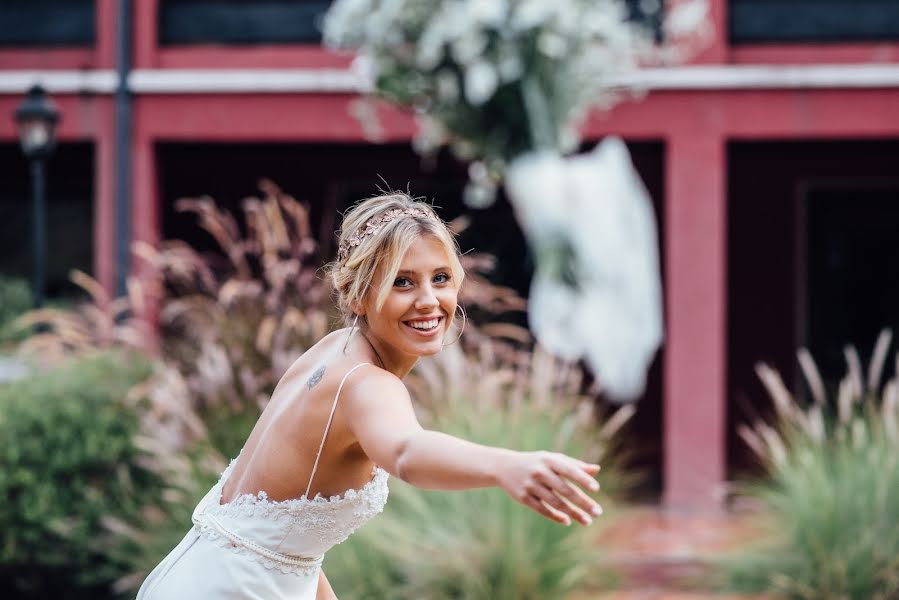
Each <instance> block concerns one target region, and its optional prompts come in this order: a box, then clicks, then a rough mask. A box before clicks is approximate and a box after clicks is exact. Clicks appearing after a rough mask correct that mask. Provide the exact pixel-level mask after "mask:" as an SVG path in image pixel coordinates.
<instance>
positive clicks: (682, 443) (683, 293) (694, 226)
mask: <svg viewBox="0 0 899 600" xmlns="http://www.w3.org/2000/svg"><path fill="white" fill-rule="evenodd" d="M665 156H666V207H665V211H666V215H665V223H666V236H665V239H666V262H665V269H666V281H667V282H668V283H667V288H668V290H667V291H668V296H667V299H666V313H667V315H666V317H667V332H666V335H667V339H666V344H667V345H666V349H665V368H664V403H665V431H664V437H665V498H664V501H665V504H666V506H668V507H670V508H673V509H678V508H689V509H691V510H708V509H717V508H718V507H720V506H721V493H720V492H721V491H722V483H723V481H724V477H725V466H726V450H725V449H726V445H725V440H726V436H725V427H726V419H725V417H726V396H725V394H726V391H725V390H726V388H725V385H726V380H725V369H726V350H727V348H726V302H727V274H726V265H727V234H726V232H727V196H726V186H725V172H726V156H725V142H724V138H723V136H721V135H720V134H717V133H713V132H710V131H709V130H708V129H703V128H692V127H691V128H684V129H680V131H679V132H678V133H676V134H672V135H671V136H670V137H669V138H668V145H667V148H666V153H665Z"/></svg>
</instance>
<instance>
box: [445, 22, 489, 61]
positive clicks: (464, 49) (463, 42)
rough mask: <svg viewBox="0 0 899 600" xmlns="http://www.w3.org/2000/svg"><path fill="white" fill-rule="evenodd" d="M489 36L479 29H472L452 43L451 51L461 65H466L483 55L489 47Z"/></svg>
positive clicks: (454, 58)
mask: <svg viewBox="0 0 899 600" xmlns="http://www.w3.org/2000/svg"><path fill="white" fill-rule="evenodd" d="M487 41H488V40H487V36H486V35H485V34H484V32H482V31H480V30H479V29H470V30H468V31H467V32H465V33H464V34H462V35H461V36H459V37H458V38H456V39H455V40H453V41H452V43H451V44H450V53H451V54H452V57H453V60H454V61H456V64H458V65H459V66H462V67H465V66H467V65H470V64H471V63H472V62H474V61H475V60H477V59H479V58H480V57H481V54H483V52H484V50H485V49H486V48H487Z"/></svg>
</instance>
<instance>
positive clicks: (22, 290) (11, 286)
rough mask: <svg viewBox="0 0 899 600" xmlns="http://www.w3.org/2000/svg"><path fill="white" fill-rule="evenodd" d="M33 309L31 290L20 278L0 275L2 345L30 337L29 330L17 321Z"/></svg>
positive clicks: (0, 342)
mask: <svg viewBox="0 0 899 600" xmlns="http://www.w3.org/2000/svg"><path fill="white" fill-rule="evenodd" d="M30 308H31V288H30V287H29V286H28V282H27V281H26V280H25V279H22V278H20V277H9V276H7V275H0V345H3V344H7V343H11V342H18V341H21V340H23V339H24V338H25V337H26V336H27V335H28V329H27V328H24V327H21V326H19V325H17V324H16V323H15V320H16V319H17V318H18V317H19V316H20V315H22V314H24V313H25V312H26V311H28V310H29V309H30Z"/></svg>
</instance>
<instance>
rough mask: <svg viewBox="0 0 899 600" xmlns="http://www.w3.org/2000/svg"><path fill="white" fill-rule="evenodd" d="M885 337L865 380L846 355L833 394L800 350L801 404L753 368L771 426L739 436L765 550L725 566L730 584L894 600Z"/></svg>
mask: <svg viewBox="0 0 899 600" xmlns="http://www.w3.org/2000/svg"><path fill="white" fill-rule="evenodd" d="M891 337H892V336H891V333H890V332H889V331H884V332H883V333H882V334H881V335H880V337H879V339H878V341H877V344H876V347H875V349H874V352H873V357H872V359H871V363H870V365H869V367H868V369H867V373H866V374H865V373H864V372H863V369H862V365H861V361H860V359H859V357H858V353H857V352H856V351H855V349H854V348H851V347H847V348H846V351H845V355H846V360H847V365H848V370H847V373H846V375H845V376H844V377H843V379H842V380H840V382H839V384H838V386H836V390H835V391H836V393H828V386H827V385H826V384H825V383H824V380H823V378H822V377H821V375H820V374H819V372H818V369H817V367H816V366H815V363H814V361H813V360H812V357H811V355H810V354H809V353H808V352H807V351H805V350H800V351H799V362H800V366H801V368H802V373H803V375H804V379H805V381H806V383H807V384H808V389H809V390H810V392H811V394H810V395H811V398H810V401H809V402H807V403H803V402H800V401H798V400H797V399H796V398H795V397H794V396H793V395H792V394H791V393H790V392H789V391H788V390H787V388H786V386H785V385H784V383H783V381H782V379H781V377H780V375H779V374H778V373H777V372H776V371H774V370H773V369H771V368H770V367H768V366H766V365H759V366H758V368H757V372H758V374H759V377H760V378H761V379H762V381H763V383H764V384H765V387H766V388H767V390H768V392H769V393H770V395H771V398H772V400H773V404H774V408H775V419H774V420H773V422H772V423H770V424H769V423H764V422H761V421H759V422H756V423H755V424H753V425H752V426H743V427H741V428H740V431H739V433H740V435H741V436H742V438H743V439H744V440H745V442H746V443H747V444H748V445H749V447H750V448H752V450H753V451H754V453H755V454H756V455H757V456H758V458H759V459H760V461H761V463H762V465H763V466H764V469H765V471H766V475H767V477H766V478H765V479H764V480H762V481H758V482H755V483H752V484H749V485H747V486H745V488H744V491H745V492H746V494H748V495H749V496H750V497H752V498H755V499H757V500H759V501H761V503H762V505H763V506H764V509H765V512H766V515H767V517H768V519H769V521H768V524H769V526H770V531H769V539H770V540H771V542H770V543H769V544H767V545H766V546H765V547H763V548H756V549H753V550H751V551H748V552H746V553H744V554H742V555H741V556H739V557H738V558H736V559H735V560H734V561H733V563H731V564H729V565H728V571H729V575H730V581H731V584H732V585H733V586H735V587H737V588H740V589H745V590H762V589H764V590H767V591H769V592H773V593H776V594H778V595H780V596H783V597H785V598H795V599H797V600H838V599H839V600H888V599H893V598H897V597H899V464H897V463H899V429H897V419H899V414H897V412H899V411H897V405H899V380H897V378H896V377H893V378H892V379H890V380H889V381H887V382H886V383H885V384H882V374H883V372H884V365H885V363H886V359H887V355H888V349H889V346H890V341H891ZM897 360H899V359H897Z"/></svg>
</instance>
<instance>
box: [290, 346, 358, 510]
mask: <svg viewBox="0 0 899 600" xmlns="http://www.w3.org/2000/svg"><path fill="white" fill-rule="evenodd" d="M370 364H371V363H359V364H358V365H356V366H355V367H353V368H352V369H350V370H349V371H347V372H346V375H344V376H343V379H341V380H340V385H339V386H337V394H336V395H335V396H334V404H332V405H331V414H330V415H328V424H327V425H325V434H324V435H323V436H322V443H321V445H319V447H318V453H317V454H316V455H315V462H314V463H313V464H312V475H310V476H309V484H308V485H307V486H306V493H305V494H303V496H305V497H306V498H308V497H309V490H310V489H311V488H312V480H313V479H314V478H315V470H316V469H318V459H320V458H321V456H322V449H323V448H324V447H325V440H326V439H328V431H329V430H330V429H331V420H332V419H334V411H336V410H337V400H339V399H340V391H341V390H342V389H343V384H344V383H346V380H347V377H349V376H350V374H351V373H352V372H353V371H355V370H356V369H358V368H359V367H364V366H365V365H370Z"/></svg>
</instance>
